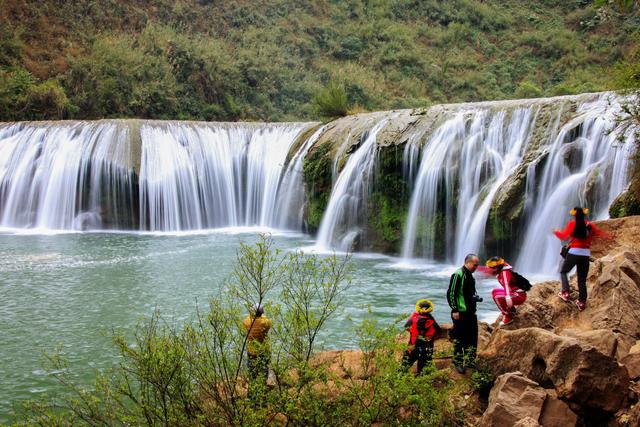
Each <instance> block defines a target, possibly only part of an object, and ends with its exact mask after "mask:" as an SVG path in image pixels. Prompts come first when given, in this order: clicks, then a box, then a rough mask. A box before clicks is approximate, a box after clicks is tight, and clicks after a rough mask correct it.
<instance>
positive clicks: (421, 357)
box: [402, 299, 440, 374]
mask: <svg viewBox="0 0 640 427" xmlns="http://www.w3.org/2000/svg"><path fill="white" fill-rule="evenodd" d="M432 311H433V303H432V302H431V301H429V300H428V299H422V300H420V301H418V302H417V303H416V311H415V313H413V314H412V315H411V317H409V320H407V323H405V325H404V328H405V330H407V331H409V334H410V336H409V347H408V348H407V351H406V353H405V354H404V357H403V359H402V364H403V366H404V367H405V368H406V369H409V368H411V366H412V365H413V364H414V362H415V361H416V360H417V361H418V369H417V372H418V374H420V372H422V368H424V366H425V365H426V364H427V363H431V360H432V358H433V341H434V340H435V338H436V336H437V335H438V334H439V333H440V326H439V325H438V323H437V322H436V320H435V319H434V318H433V316H432V315H431V314H430V313H431V312H432Z"/></svg>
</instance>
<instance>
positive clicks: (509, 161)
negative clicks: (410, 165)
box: [402, 107, 537, 261]
mask: <svg viewBox="0 0 640 427" xmlns="http://www.w3.org/2000/svg"><path fill="white" fill-rule="evenodd" d="M536 114H537V108H535V107H529V108H519V109H516V110H515V111H513V112H511V114H510V118H507V113H506V112H505V111H497V112H490V111H489V110H487V109H478V110H474V109H468V110H462V111H459V112H457V113H455V115H454V117H452V118H450V119H449V120H447V121H446V122H445V123H444V124H442V125H441V126H440V127H439V128H437V130H436V131H435V132H434V133H433V135H432V136H431V138H430V139H429V141H428V142H427V143H426V144H425V147H424V149H423V152H422V154H421V161H420V167H419V170H418V176H417V178H416V180H417V184H416V185H415V190H414V191H413V194H412V197H411V202H410V207H409V214H408V216H407V225H406V233H405V239H404V244H403V250H402V256H403V258H405V259H407V258H413V257H416V256H417V257H419V258H430V259H433V258H434V257H436V256H437V255H438V254H437V253H436V250H435V249H436V248H435V244H436V240H438V239H445V247H444V248H443V249H444V254H445V255H446V257H447V259H449V260H452V261H453V260H459V259H461V258H463V257H464V255H465V254H466V253H468V252H475V251H477V250H478V247H479V246H480V244H481V241H482V239H483V237H484V234H485V224H486V221H487V217H488V214H489V209H490V207H491V202H492V200H493V198H494V196H495V194H496V192H497V191H498V189H499V188H500V186H501V184H502V183H503V182H504V181H505V180H506V179H507V178H508V177H509V176H510V175H511V174H512V173H513V172H514V170H515V168H516V167H518V165H519V164H520V163H521V161H522V156H523V154H524V152H525V151H526V149H527V144H528V141H529V136H530V131H531V129H532V123H533V122H534V121H535V116H536ZM443 214H444V218H443ZM443 227H444V235H443V234H442V231H440V232H438V228H440V229H441V230H442V228H443Z"/></svg>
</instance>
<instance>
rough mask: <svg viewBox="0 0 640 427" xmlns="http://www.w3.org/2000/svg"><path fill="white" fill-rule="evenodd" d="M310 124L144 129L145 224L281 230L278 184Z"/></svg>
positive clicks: (174, 228)
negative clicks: (296, 142)
mask: <svg viewBox="0 0 640 427" xmlns="http://www.w3.org/2000/svg"><path fill="white" fill-rule="evenodd" d="M305 126H306V125H265V126H262V127H260V128H251V127H247V126H244V125H238V126H235V125H230V126H227V127H220V126H203V125H190V124H178V125H174V124H168V125H162V126H143V127H142V128H141V137H142V161H141V165H140V200H141V211H142V224H143V225H144V226H145V228H146V229H148V230H151V231H182V230H197V229H207V228H219V227H227V226H231V227H235V226H259V227H278V226H279V225H280V223H281V221H280V215H281V210H280V209H276V202H277V200H278V186H279V184H280V179H281V175H282V172H283V170H284V164H285V161H286V157H287V154H288V153H289V150H290V148H291V146H292V145H293V143H294V142H295V140H296V138H297V136H298V135H299V134H300V132H301V131H302V130H303V129H304V128H305Z"/></svg>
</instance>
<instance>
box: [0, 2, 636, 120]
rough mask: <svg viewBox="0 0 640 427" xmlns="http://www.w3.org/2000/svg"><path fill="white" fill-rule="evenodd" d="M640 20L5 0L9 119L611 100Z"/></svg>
mask: <svg viewBox="0 0 640 427" xmlns="http://www.w3.org/2000/svg"><path fill="white" fill-rule="evenodd" d="M638 9H639V8H638V7H637V5H636V2H635V1H624V0H623V1H616V2H611V1H599V2H595V3H594V2H593V1H591V0H567V1H562V2H558V1H552V0H536V1H525V0H504V1H503V0H448V1H439V0H422V1H420V0H395V1H382V0H356V1H353V0H352V1H344V0H318V1H313V2H307V1H299V0H257V1H248V0H230V1H224V2H216V1H213V0H171V1H170V0H154V1H151V0H132V1H124V0H74V1H68V0H57V1H52V0H49V1H42V0H41V1H35V0H0V120H5V121H12V120H37V119H60V118H76V119H96V118H103V117H139V118H158V119H201V120H265V121H280V120H306V119H313V118H317V117H318V115H319V112H318V111H317V108H314V99H315V100H316V101H317V100H318V99H322V92H323V90H324V88H326V87H329V88H330V89H331V90H332V91H333V92H336V91H337V92H338V94H337V96H338V98H339V99H342V98H344V94H346V99H347V102H348V105H349V108H350V109H351V111H354V110H355V111H358V110H363V109H364V110H379V109H393V108H408V107H423V106H426V105H428V104H432V103H442V102H459V101H474V100H492V99H505V98H514V97H537V96H543V95H561V94H570V93H579V92H586V91H599V90H606V89H613V88H616V87H619V86H620V85H619V84H618V83H616V81H615V79H612V77H611V76H612V75H615V72H616V70H621V69H624V67H625V66H628V64H629V61H631V60H633V58H634V57H635V58H636V59H637V57H638V55H637V47H636V46H637V44H638V43H637V42H638V40H639V39H640V38H639V35H638V34H639V32H640V30H639V29H640V12H639V11H638ZM634 47H635V49H636V51H635V53H634ZM630 58H631V59H630ZM636 69H637V67H636ZM340 91H343V92H344V94H341V93H339V92H340ZM340 97H342V98H340ZM315 104H316V105H315V106H316V107H317V102H316V103H315ZM334 109H335V110H336V111H338V112H340V113H341V112H344V105H338V106H337V107H334Z"/></svg>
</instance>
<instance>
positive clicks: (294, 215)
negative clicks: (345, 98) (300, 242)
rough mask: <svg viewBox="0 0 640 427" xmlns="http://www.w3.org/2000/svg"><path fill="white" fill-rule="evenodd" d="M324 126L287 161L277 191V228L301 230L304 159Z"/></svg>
mask: <svg viewBox="0 0 640 427" xmlns="http://www.w3.org/2000/svg"><path fill="white" fill-rule="evenodd" d="M325 129H326V126H321V127H320V128H319V129H318V130H316V131H315V132H314V133H313V135H311V137H310V138H309V139H307V140H306V141H305V142H304V143H303V145H302V146H301V147H300V149H299V150H298V151H296V153H295V155H294V156H293V158H292V159H291V161H290V162H289V165H288V166H287V169H286V171H285V172H284V175H283V176H282V181H281V184H280V190H279V191H278V206H280V211H281V212H282V213H283V214H282V215H280V220H279V223H278V228H281V229H286V230H301V229H302V226H303V222H304V207H305V192H304V180H303V178H304V177H303V172H304V171H303V166H304V159H305V157H306V156H307V153H308V152H309V150H310V149H311V147H313V145H314V144H315V143H316V142H317V141H318V139H319V138H320V136H321V135H322V133H323V132H324V131H325Z"/></svg>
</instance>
